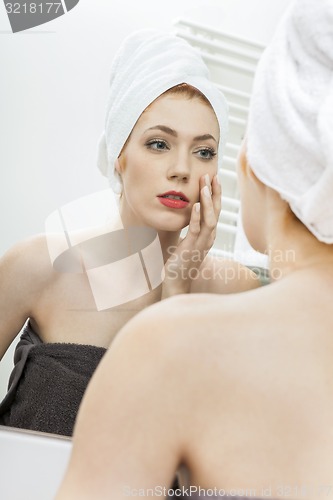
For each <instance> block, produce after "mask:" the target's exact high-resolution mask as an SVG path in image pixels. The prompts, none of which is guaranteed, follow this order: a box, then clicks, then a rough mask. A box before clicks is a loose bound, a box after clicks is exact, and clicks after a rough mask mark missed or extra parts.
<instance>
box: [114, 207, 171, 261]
mask: <svg viewBox="0 0 333 500" xmlns="http://www.w3.org/2000/svg"><path fill="white" fill-rule="evenodd" d="M119 208H120V217H121V222H122V225H123V227H130V226H145V227H147V226H146V225H145V224H144V223H143V222H141V221H138V220H137V219H136V218H135V217H134V216H133V213H132V212H131V211H130V210H128V209H127V205H126V204H125V203H124V200H123V199H120V205H119ZM153 229H154V228H153ZM156 232H157V234H158V237H159V240H160V244H161V249H162V254H163V260H164V263H165V262H166V261H167V260H168V259H169V257H170V255H171V254H172V253H173V252H174V251H175V249H176V247H177V246H178V243H179V237H180V233H181V230H177V231H164V230H158V229H156Z"/></svg>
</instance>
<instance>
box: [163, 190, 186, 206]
mask: <svg viewBox="0 0 333 500" xmlns="http://www.w3.org/2000/svg"><path fill="white" fill-rule="evenodd" d="M157 197H158V199H159V201H160V202H161V203H162V205H164V206H166V207H168V208H186V207H187V205H188V204H189V202H190V200H189V199H188V198H187V196H185V194H184V193H182V192H179V191H167V192H166V193H163V194H159V195H158V196H157Z"/></svg>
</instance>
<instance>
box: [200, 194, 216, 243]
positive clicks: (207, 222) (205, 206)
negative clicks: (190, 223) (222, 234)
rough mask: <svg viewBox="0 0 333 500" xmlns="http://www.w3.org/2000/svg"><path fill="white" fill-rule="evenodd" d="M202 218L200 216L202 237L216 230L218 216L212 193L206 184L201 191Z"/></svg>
mask: <svg viewBox="0 0 333 500" xmlns="http://www.w3.org/2000/svg"><path fill="white" fill-rule="evenodd" d="M200 202H201V214H200V215H201V218H200V237H201V239H205V238H208V237H209V236H210V234H211V233H212V231H215V228H216V224H217V217H216V215H215V211H214V206H213V200H212V195H211V193H210V189H209V187H208V186H207V185H206V186H204V187H203V188H202V189H201V191H200Z"/></svg>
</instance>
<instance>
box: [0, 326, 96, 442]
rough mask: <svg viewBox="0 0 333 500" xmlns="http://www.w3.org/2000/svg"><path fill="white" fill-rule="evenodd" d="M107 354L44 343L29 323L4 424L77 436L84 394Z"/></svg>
mask: <svg viewBox="0 0 333 500" xmlns="http://www.w3.org/2000/svg"><path fill="white" fill-rule="evenodd" d="M105 352H106V349H104V348H103V347H96V346H92V345H83V344H69V343H43V342H42V341H41V339H40V338H39V336H38V335H37V334H36V333H35V332H34V331H33V329H32V328H31V325H30V323H29V321H28V322H27V323H26V325H25V326H24V327H23V330H22V335H21V337H20V341H19V343H18V345H17V346H16V349H15V354H14V364H15V366H14V369H13V371H12V373H11V376H10V379H9V384H8V392H7V394H6V396H5V398H4V399H3V401H2V402H1V404H0V424H1V425H7V426H10V427H19V428H23V429H29V430H35V431H40V432H49V433H52V434H60V435H64V436H71V435H72V433H73V427H74V423H75V419H76V415H77V412H78V409H79V405H80V403H81V399H82V397H83V394H84V392H85V390H86V388H87V385H88V383H89V380H90V379H91V377H92V375H93V373H94V371H95V369H96V368H97V366H98V364H99V362H100V361H101V359H102V357H103V355H104V354H105Z"/></svg>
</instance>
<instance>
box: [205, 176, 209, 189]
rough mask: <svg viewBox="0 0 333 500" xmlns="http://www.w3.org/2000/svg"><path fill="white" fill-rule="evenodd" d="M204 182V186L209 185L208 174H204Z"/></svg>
mask: <svg viewBox="0 0 333 500" xmlns="http://www.w3.org/2000/svg"><path fill="white" fill-rule="evenodd" d="M205 183H206V186H208V187H209V186H210V179H209V175H208V174H206V175H205Z"/></svg>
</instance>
